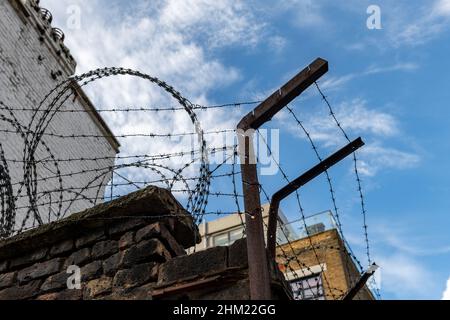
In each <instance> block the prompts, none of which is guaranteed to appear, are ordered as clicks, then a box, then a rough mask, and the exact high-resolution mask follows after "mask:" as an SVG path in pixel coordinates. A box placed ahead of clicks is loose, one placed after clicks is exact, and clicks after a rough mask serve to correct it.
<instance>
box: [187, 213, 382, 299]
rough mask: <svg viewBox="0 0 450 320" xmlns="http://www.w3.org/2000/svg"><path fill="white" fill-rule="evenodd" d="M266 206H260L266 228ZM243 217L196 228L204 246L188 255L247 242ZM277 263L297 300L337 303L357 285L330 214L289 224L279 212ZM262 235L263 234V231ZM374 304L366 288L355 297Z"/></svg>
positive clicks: (353, 266) (357, 275)
mask: <svg viewBox="0 0 450 320" xmlns="http://www.w3.org/2000/svg"><path fill="white" fill-rule="evenodd" d="M268 212H269V205H268V204H266V205H264V206H263V220H264V224H265V226H267V220H268ZM241 219H245V217H244V216H243V215H238V214H234V215H230V216H227V217H224V218H221V219H217V220H214V221H211V222H206V223H203V224H201V225H200V226H199V229H200V235H201V236H202V242H201V243H200V244H199V245H197V246H196V247H195V250H194V249H193V248H191V249H189V252H190V253H192V252H194V251H201V250H205V249H208V248H212V247H217V246H228V245H231V244H233V243H234V242H235V241H237V240H238V239H241V238H243V237H245V232H244V226H243V220H241ZM278 222H279V223H278V230H277V244H278V246H277V248H276V263H277V266H278V268H279V270H280V271H282V272H283V274H284V276H285V279H286V280H287V281H288V282H289V284H290V285H291V288H292V292H293V295H294V299H297V300H339V299H342V298H343V297H344V295H345V294H346V293H347V292H348V291H349V290H350V289H351V288H353V286H354V285H355V284H356V283H357V282H358V280H359V279H360V276H361V274H360V272H359V270H358V268H357V265H356V260H355V259H354V257H353V256H352V255H351V254H350V253H349V251H348V249H347V247H346V246H345V244H344V241H343V240H342V238H341V236H340V235H339V232H338V231H337V227H336V223H335V222H334V218H333V215H332V213H331V212H330V211H325V212H321V213H318V214H315V215H312V216H309V217H307V218H305V219H299V220H297V221H293V222H288V220H287V218H286V216H285V215H284V214H283V212H281V211H280V212H279V221H278ZM264 229H265V231H266V228H264ZM355 299H357V300H373V299H374V296H373V294H372V292H371V291H370V290H369V289H368V288H367V286H365V287H364V288H363V289H362V290H361V291H360V292H359V293H358V294H357V295H356V297H355Z"/></svg>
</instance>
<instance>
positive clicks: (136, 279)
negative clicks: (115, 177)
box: [0, 187, 289, 300]
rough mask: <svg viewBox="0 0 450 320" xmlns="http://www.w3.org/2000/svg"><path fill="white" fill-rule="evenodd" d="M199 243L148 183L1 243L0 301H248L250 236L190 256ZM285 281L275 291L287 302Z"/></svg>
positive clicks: (169, 200)
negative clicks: (71, 283) (73, 282)
mask: <svg viewBox="0 0 450 320" xmlns="http://www.w3.org/2000/svg"><path fill="white" fill-rule="evenodd" d="M199 241H200V236H199V233H198V229H197V227H196V226H195V225H193V223H192V217H191V216H190V215H189V214H188V213H187V212H186V211H185V210H184V209H183V208H182V206H181V205H180V204H179V203H178V202H177V200H176V199H175V198H174V197H173V196H172V194H171V193H170V192H169V191H167V190H165V189H160V188H157V187H149V188H146V189H144V190H141V191H138V192H135V193H132V194H130V195H128V196H126V197H124V198H121V199H118V200H115V201H112V202H110V203H106V204H102V205H99V206H96V207H94V208H92V209H88V210H86V211H83V212H80V213H76V214H74V215H72V216H70V217H69V218H67V219H64V220H60V221H57V222H53V223H51V224H49V225H45V226H42V227H39V228H37V229H34V230H31V231H28V232H25V233H23V234H20V235H17V236H15V237H13V238H10V239H8V240H3V241H1V242H0V300H11V299H13V300H15V299H19V300H22V299H32V300H34V299H37V300H82V299H83V300H92V299H94V300H98V299H107V300H135V299H139V300H145V299H233V300H245V299H248V298H249V286H248V268H247V267H248V266H247V251H246V242H245V240H241V241H238V242H236V243H235V244H233V245H232V246H230V247H216V248H212V249H210V250H206V251H202V252H197V253H194V254H192V255H189V256H187V255H186V253H185V248H189V247H192V246H193V245H194V244H195V243H198V242H199ZM70 266H77V267H79V268H80V280H81V288H80V289H75V290H73V289H68V286H67V282H68V280H69V278H70V277H71V276H72V275H73V273H68V272H67V271H68V267H70ZM281 278H282V276H281V275H280V274H274V275H273V279H274V280H273V283H272V288H273V296H274V298H279V299H286V298H287V297H288V294H289V293H287V291H286V288H287V287H286V285H285V284H284V282H283V281H282V280H279V279H281Z"/></svg>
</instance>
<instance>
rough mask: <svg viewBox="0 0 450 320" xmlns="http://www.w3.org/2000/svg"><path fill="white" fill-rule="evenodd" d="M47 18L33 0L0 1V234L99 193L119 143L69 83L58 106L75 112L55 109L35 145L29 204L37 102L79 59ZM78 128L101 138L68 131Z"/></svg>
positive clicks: (77, 206)
mask: <svg viewBox="0 0 450 320" xmlns="http://www.w3.org/2000/svg"><path fill="white" fill-rule="evenodd" d="M51 22H52V15H51V13H50V12H49V11H48V10H46V9H44V8H41V7H40V6H39V1H38V0H2V1H0V102H1V103H0V131H1V133H0V151H1V152H0V154H1V155H2V157H1V159H0V160H1V161H0V189H1V190H0V193H1V195H2V199H5V198H8V199H9V200H8V201H3V202H2V208H1V212H2V217H1V220H0V233H1V234H0V237H2V236H3V237H4V236H8V235H10V234H11V232H13V231H14V230H17V229H20V228H24V227H25V228H27V227H33V226H36V225H38V224H41V223H45V222H49V221H53V220H56V219H59V218H61V217H63V216H66V215H68V214H70V213H73V212H77V211H80V210H83V209H86V208H88V207H91V206H93V205H95V204H96V203H98V201H99V199H100V201H101V199H102V197H103V194H104V192H105V190H104V189H105V186H106V185H107V183H108V181H109V180H110V176H111V173H110V169H111V167H112V166H113V165H114V160H115V159H114V158H115V156H116V154H117V153H118V151H119V143H118V142H117V140H116V139H115V138H114V135H113V134H112V132H111V130H110V129H109V128H108V126H107V125H106V124H105V122H104V121H103V120H102V118H101V117H100V116H99V114H98V113H97V112H96V111H95V108H94V106H93V105H92V103H91V102H90V101H89V99H88V98H87V96H86V95H85V94H84V92H83V90H82V89H81V88H80V87H79V86H78V85H77V84H75V83H73V86H72V88H71V90H72V95H71V96H70V98H69V99H67V100H66V101H65V102H64V104H63V105H62V108H61V110H64V109H66V110H74V111H75V112H56V113H55V115H54V117H53V119H52V120H51V122H50V123H49V125H48V127H47V129H46V130H45V133H44V135H43V136H42V139H41V141H40V143H39V145H38V147H37V149H36V152H35V163H34V174H35V179H36V181H38V183H37V187H36V189H35V190H34V192H35V194H36V198H35V200H36V203H35V207H37V209H38V215H39V216H36V214H35V212H30V209H29V208H30V197H29V195H28V194H27V190H26V189H27V186H26V185H24V184H23V181H24V175H25V172H24V169H25V166H24V153H25V151H26V148H27V147H28V145H27V143H28V142H29V139H30V137H31V135H32V134H33V132H31V131H33V130H34V127H33V126H32V123H33V122H32V120H33V119H34V123H36V119H38V118H39V117H41V116H42V114H43V112H44V111H43V110H45V106H41V108H40V110H41V111H36V110H37V108H38V106H39V104H40V102H41V101H42V100H43V99H44V97H45V96H46V95H47V94H49V93H50V92H51V90H52V89H54V88H55V87H56V86H57V85H58V84H59V83H61V82H62V81H64V80H66V79H68V78H69V77H70V76H72V75H73V74H74V72H75V67H76V62H75V60H74V58H73V57H72V55H71V54H70V51H69V49H68V48H67V47H66V46H65V45H64V34H63V33H62V31H61V30H60V29H57V28H53V27H52V25H51ZM85 111H86V112H85ZM81 133H82V134H85V135H92V136H96V137H99V138H95V139H83V138H79V139H70V136H71V135H79V134H81ZM71 159H78V160H73V161H68V160H71ZM80 159H98V160H96V161H82V160H80ZM65 160H66V161H65ZM39 182H42V183H39ZM85 186H89V187H88V188H84V187H85ZM11 199H12V200H11ZM11 217H13V218H14V219H13V220H14V224H13V225H11V224H10V221H11ZM39 220H40V221H39Z"/></svg>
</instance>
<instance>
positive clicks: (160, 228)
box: [136, 223, 186, 257]
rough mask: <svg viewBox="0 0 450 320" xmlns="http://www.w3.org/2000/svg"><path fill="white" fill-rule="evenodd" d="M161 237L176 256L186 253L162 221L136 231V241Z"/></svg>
mask: <svg viewBox="0 0 450 320" xmlns="http://www.w3.org/2000/svg"><path fill="white" fill-rule="evenodd" d="M152 238H159V239H161V241H163V242H164V243H165V244H166V247H167V249H169V251H171V252H172V255H173V256H174V257H176V256H183V255H185V254H186V251H185V250H184V248H183V247H182V246H181V245H180V244H179V243H178V242H177V240H175V238H174V237H173V236H172V234H171V233H170V232H169V230H167V228H166V227H165V226H164V225H163V224H161V223H153V224H151V225H148V226H146V227H144V228H142V229H140V230H138V231H137V232H136V242H140V241H142V240H146V239H152Z"/></svg>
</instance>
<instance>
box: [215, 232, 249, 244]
mask: <svg viewBox="0 0 450 320" xmlns="http://www.w3.org/2000/svg"><path fill="white" fill-rule="evenodd" d="M243 231H244V229H242V228H239V229H234V230H231V231H228V232H224V233H220V234H217V235H215V236H213V246H214V247H218V246H229V245H230V244H233V243H234V242H235V241H236V240H239V239H242V238H243V236H244V235H243Z"/></svg>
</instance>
